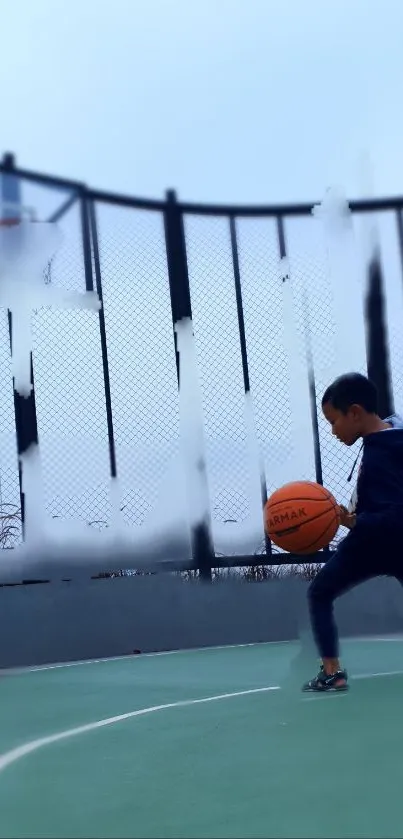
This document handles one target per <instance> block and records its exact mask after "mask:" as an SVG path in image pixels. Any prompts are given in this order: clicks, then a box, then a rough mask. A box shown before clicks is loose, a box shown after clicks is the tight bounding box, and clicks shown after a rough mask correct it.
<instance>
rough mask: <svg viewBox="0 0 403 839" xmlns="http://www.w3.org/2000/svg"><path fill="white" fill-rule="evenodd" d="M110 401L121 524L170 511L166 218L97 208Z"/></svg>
mask: <svg viewBox="0 0 403 839" xmlns="http://www.w3.org/2000/svg"><path fill="white" fill-rule="evenodd" d="M98 226H99V243H100V259H101V272H102V282H103V295H104V310H105V319H106V330H107V340H108V357H109V366H110V376H111V397H112V410H113V421H114V431H115V440H116V450H117V469H118V475H119V479H120V484H121V489H122V504H123V508H124V510H123V512H124V518H125V520H126V521H127V523H128V524H130V525H140V524H142V523H143V522H144V521H146V520H147V518H148V517H149V516H150V515H154V514H155V515H156V516H157V518H159V519H160V520H161V518H164V517H165V516H167V517H169V513H172V514H173V515H174V511H173V509H172V507H173V505H174V499H173V497H172V486H173V485H175V483H176V484H177V483H178V482H179V481H180V476H179V475H178V469H179V463H180V453H179V409H178V384H177V373H176V364H175V352H174V335H173V325H172V315H171V303H170V293H169V282H168V273H167V262H166V251H165V240H164V228H163V219H162V215H161V214H160V213H150V212H143V211H138V210H133V209H124V208H119V207H108V206H106V205H100V206H99V207H98Z"/></svg>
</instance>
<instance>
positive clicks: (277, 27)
mask: <svg viewBox="0 0 403 839" xmlns="http://www.w3.org/2000/svg"><path fill="white" fill-rule="evenodd" d="M402 33H403V4H402V3H401V0H382V2H379V0H338V2H337V3H327V2H323V0H285V2H281V3H280V2H274V0H143V1H142V2H140V0H114V2H113V3H110V2H107V0H104V2H99V0H69V2H61V0H35V2H30V0H23V2H22V3H19V4H15V5H13V4H10V3H8V4H3V8H2V43H1V52H0V82H1V93H2V107H1V143H0V147H1V148H2V149H3V150H14V151H15V152H16V153H17V155H18V160H19V162H20V165H21V166H24V167H27V168H32V169H39V170H41V169H42V170H44V171H48V172H51V173H52V172H53V173H57V174H63V175H66V176H70V177H74V178H79V179H83V180H86V181H88V182H89V183H91V184H92V185H93V186H99V187H103V188H107V189H110V190H117V191H124V192H129V193H137V194H140V195H149V196H160V195H161V194H163V192H164V190H165V189H166V188H167V187H169V186H174V187H176V188H177V189H178V191H179V193H180V195H181V196H182V197H183V198H186V199H192V200H198V199H200V200H202V201H210V200H211V201H221V200H222V201H241V202H243V201H247V202H267V203H270V202H274V201H294V200H295V201H298V200H311V199H312V200H316V199H317V198H319V197H321V195H322V193H323V191H324V189H325V188H326V187H327V186H328V185H329V184H330V183H332V184H334V183H341V184H343V186H344V188H345V189H346V191H347V192H348V193H349V194H350V195H354V194H357V193H358V192H359V188H358V186H357V161H358V159H359V156H360V154H361V152H362V151H363V150H364V151H365V150H366V151H369V152H370V154H371V157H372V161H373V166H374V171H375V188H376V190H377V191H378V192H381V193H399V192H403V167H402V166H401V155H402V148H403V115H402V108H401V93H402V82H403V52H402V48H401V40H402Z"/></svg>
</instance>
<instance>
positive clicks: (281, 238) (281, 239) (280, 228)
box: [277, 216, 323, 484]
mask: <svg viewBox="0 0 403 839" xmlns="http://www.w3.org/2000/svg"><path fill="white" fill-rule="evenodd" d="M277 241H278V250H279V256H280V259H286V258H287V245H286V239H285V230H284V220H283V217H282V216H277ZM282 280H283V283H284V282H289V281H290V278H289V276H288V275H287V276H285V275H283V277H282ZM303 305H304V331H305V352H306V362H307V375H308V389H309V404H310V409H311V423H312V436H313V451H314V460H315V477H316V481H317V483H318V484H322V483H323V474H322V457H321V452H320V437H319V423H318V407H317V403H316V381H315V371H314V367H313V359H312V348H311V334H310V324H309V309H308V299H307V296H306V294H305V295H304V300H303Z"/></svg>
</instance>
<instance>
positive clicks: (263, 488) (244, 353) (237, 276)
mask: <svg viewBox="0 0 403 839" xmlns="http://www.w3.org/2000/svg"><path fill="white" fill-rule="evenodd" d="M229 227H230V238H231V252H232V268H233V272H234V283H235V297H236V308H237V316H238V329H239V341H240V345H241V359H242V373H243V384H244V389H245V396H246V397H248V396H249V395H250V379H249V365H248V350H247V346H246V331H245V317H244V312H243V301H242V284H241V270H240V267H239V252H238V237H237V230H236V219H235V216H230V218H229ZM259 470H260V497H261V500H262V510H264V508H265V505H266V502H267V483H266V475H265V473H264V468H263V463H261V464H259ZM264 542H265V551H266V558H267V559H270V557H271V555H272V545H271V540H270V539H269V537H268V535H267V533H266V532H265V534H264Z"/></svg>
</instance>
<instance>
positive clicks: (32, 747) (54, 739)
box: [0, 670, 403, 773]
mask: <svg viewBox="0 0 403 839" xmlns="http://www.w3.org/2000/svg"><path fill="white" fill-rule="evenodd" d="M381 676H403V671H402V670H390V671H387V672H384V673H360V674H359V675H357V676H353V677H352V678H353V679H374V678H379V677H381ZM277 690H281V686H280V685H271V686H267V687H261V688H250V689H249V690H238V691H236V692H234V693H221V694H218V695H217V696H205V697H204V698H203V699H184V700H182V701H179V702H169V703H166V704H165V705H152V706H151V707H149V708H140V709H138V710H136V711H129V712H128V713H126V714H119V715H118V716H116V717H107V718H106V719H103V720H96V721H95V722H90V723H87V724H86V725H79V726H77V727H76V728H68V729H65V730H64V731H59V732H58V733H57V734H50V735H48V736H47V737H39V738H38V739H37V740H31V741H29V742H28V743H24V744H23V745H22V746H17V747H16V748H15V749H11V750H10V751H9V752H5V753H4V754H2V755H0V773H1V772H4V770H5V769H7V767H8V766H11V765H12V764H13V763H16V761H17V760H21V758H24V757H27V755H29V754H32V753H33V752H37V751H38V750H39V749H42V748H43V747H44V746H51V745H53V744H54V743H59V742H60V741H61V740H70V739H71V738H72V737H77V736H79V735H80V734H88V733H89V732H90V731H96V730H97V729H99V728H106V727H107V726H109V725H115V723H119V722H124V720H130V719H133V718H134V717H144V716H145V715H146V714H154V713H156V712H157V711H168V710H169V709H171V708H186V707H189V706H191V705H204V704H206V703H207V702H219V701H221V700H223V699H233V698H235V697H237V696H251V695H252V694H258V693H268V692H270V691H277ZM345 695H347V692H346V694H345ZM327 698H329V697H327Z"/></svg>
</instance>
